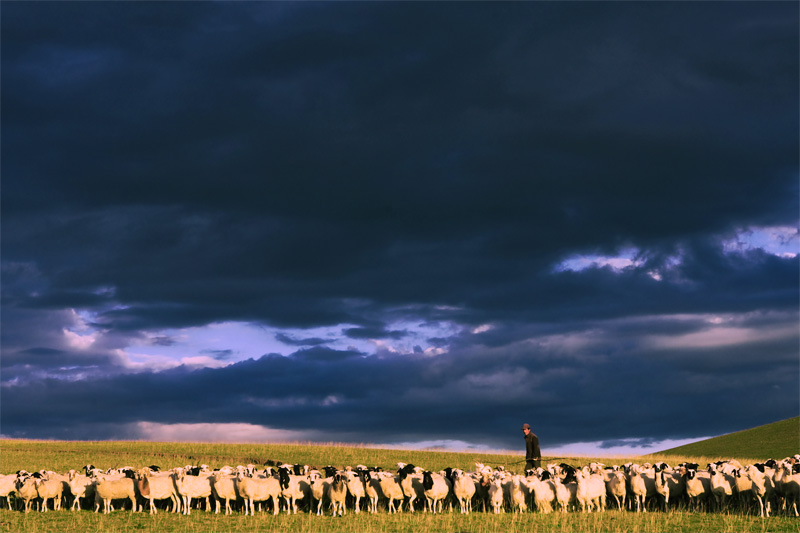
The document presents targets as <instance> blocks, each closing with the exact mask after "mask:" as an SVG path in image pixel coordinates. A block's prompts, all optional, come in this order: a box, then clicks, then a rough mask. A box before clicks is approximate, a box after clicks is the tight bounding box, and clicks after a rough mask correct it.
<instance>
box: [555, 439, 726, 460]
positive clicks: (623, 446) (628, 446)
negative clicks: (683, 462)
mask: <svg viewBox="0 0 800 533" xmlns="http://www.w3.org/2000/svg"><path fill="white" fill-rule="evenodd" d="M708 438H710V437H699V438H696V439H663V440H662V439H651V438H642V439H618V440H613V441H594V442H575V443H572V444H568V445H566V446H560V447H558V448H545V447H542V454H543V455H544V456H557V457H581V456H583V457H598V456H600V457H613V456H625V457H629V456H631V455H644V454H648V453H653V452H656V451H660V450H668V449H670V448H677V447H678V446H684V445H686V444H692V443H693V442H699V441H701V440H705V439H708Z"/></svg>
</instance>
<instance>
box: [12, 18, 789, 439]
mask: <svg viewBox="0 0 800 533" xmlns="http://www.w3.org/2000/svg"><path fill="white" fill-rule="evenodd" d="M2 11H3V12H2V15H3V16H2V21H1V24H2V69H3V77H2V108H3V119H2V152H3V159H2V170H3V178H4V179H3V188H2V268H3V270H2V288H3V292H2V372H3V373H2V389H0V390H1V391H2V404H1V405H0V409H1V411H0V413H1V414H2V418H1V419H0V422H2V428H1V430H2V433H3V434H4V435H7V436H15V437H42V438H111V437H114V438H122V437H126V436H132V437H135V436H136V435H126V434H125V433H124V431H123V430H120V429H119V428H120V424H123V425H124V424H128V423H135V422H139V421H150V422H156V423H163V424H174V423H229V422H245V423H251V424H259V425H264V426H268V427H272V428H278V429H286V430H301V431H302V430H313V431H319V432H322V434H323V435H325V437H324V438H325V439H326V440H343V441H354V442H379V443H392V442H411V441H424V440H437V439H454V440H462V441H464V442H470V443H476V444H482V445H486V446H492V447H497V448H518V447H519V446H518V440H520V437H519V435H517V433H518V427H517V426H518V425H519V424H520V423H521V422H523V421H528V422H531V423H532V424H533V425H534V426H535V427H536V430H537V433H539V435H540V437H541V438H542V440H543V443H546V446H555V445H559V444H566V443H570V442H580V441H606V442H607V443H608V445H613V444H614V443H617V442H629V443H630V442H636V443H639V444H641V445H647V443H650V442H658V441H659V440H660V439H666V438H671V439H677V438H693V437H701V436H707V435H715V434H721V433H726V432H730V431H735V430H739V429H744V428H747V427H752V426H755V425H759V424H763V423H768V422H772V421H775V420H780V419H784V418H789V417H791V416H796V415H797V414H798V412H800V408H799V406H798V397H800V391H799V390H798V377H799V375H798V368H799V366H798V328H797V323H798V322H797V319H798V257H797V255H796V253H797V240H796V239H797V236H796V235H794V237H793V238H794V241H793V242H794V249H795V251H794V253H784V254H780V253H775V252H774V251H770V250H769V249H767V248H766V247H763V246H761V247H760V246H757V245H754V244H752V243H751V244H749V245H747V246H740V247H739V248H732V247H731V245H730V243H731V242H732V241H733V240H735V239H736V238H737V237H738V238H739V239H741V238H742V235H745V234H746V233H744V232H746V231H747V230H749V229H755V228H777V227H780V228H787V227H788V228H796V227H797V225H798V115H799V109H798V79H800V76H799V75H798V46H797V45H798V29H797V24H796V21H797V19H798V6H797V4H793V3H787V2H775V3H773V2H761V3H700V4H685V3H597V2H592V3H566V4H553V3H538V2H535V3H522V4H518V3H501V4H486V3H475V4H472V3H467V4H447V3H445V4H441V3H434V4H427V3H422V4H415V3H411V4H409V3H390V4H371V3H343V4H338V3H334V4H327V3H238V4H217V3H189V4H182V3H155V4H154V3H144V4H139V3H121V4H117V3H99V2H98V3H86V2H60V3H8V4H4V5H3V9H2ZM784 236H785V232H784ZM625 251H627V252H625ZM623 253H629V254H630V257H628V261H627V262H626V263H625V264H624V265H623V266H621V267H619V266H614V265H613V264H611V263H603V262H602V261H600V262H596V263H595V264H594V265H593V266H589V267H588V268H585V269H577V268H572V269H568V268H565V267H564V263H563V261H565V260H566V259H568V258H570V257H578V256H600V257H620V256H621V254H623ZM76 317H83V318H82V319H78V318H76ZM87 317H88V318H87ZM228 322H242V323H248V324H261V325H264V326H265V327H269V328H275V329H277V330H279V332H278V333H277V334H276V335H275V338H276V340H277V341H278V342H280V343H283V344H284V345H285V346H287V347H292V348H291V350H296V351H294V353H292V354H291V355H288V356H283V355H278V354H271V353H268V352H269V350H268V349H265V350H264V352H262V353H264V355H263V356H261V357H259V358H255V359H248V360H244V361H238V362H233V363H232V364H230V365H229V366H224V367H222V368H215V367H208V368H197V367H190V366H180V367H177V368H171V369H166V370H157V369H150V370H148V369H141V368H137V369H133V368H131V366H130V365H129V364H128V363H127V362H126V359H125V350H126V348H128V347H129V346H131V343H133V342H140V341H142V339H145V338H152V339H154V340H152V341H151V344H154V345H160V346H171V345H174V344H175V343H176V342H177V341H176V340H175V339H173V338H171V337H169V336H168V335H167V334H165V333H163V332H164V331H165V330H167V329H179V328H189V327H202V326H205V325H208V324H219V323H228ZM76 324H82V327H84V328H85V330H84V331H83V333H82V332H81V331H79V330H77V329H76ZM398 324H403V326H399V325H398ZM423 325H424V326H425V327H428V328H432V329H435V328H436V327H437V325H441V326H442V327H444V326H445V325H447V326H448V327H449V328H450V329H448V331H449V332H450V333H448V334H447V335H442V336H437V337H432V338H430V339H427V342H426V343H424V344H425V345H424V346H422V345H417V346H415V348H414V349H412V350H408V351H406V352H397V351H392V350H390V349H388V348H387V346H391V345H392V342H394V341H401V340H403V339H407V338H410V336H411V334H412V332H413V331H412V330H413V329H414V328H415V327H422V326H423ZM322 327H327V328H335V329H336V331H339V332H340V334H339V336H338V339H340V340H341V339H344V340H347V339H349V340H353V341H365V340H368V339H372V340H379V341H381V342H380V343H375V346H376V347H375V349H374V350H372V351H365V350H364V349H363V348H356V347H353V348H351V349H339V348H334V347H331V344H332V340H333V339H331V338H329V337H324V338H323V337H320V336H318V335H315V334H309V335H305V334H303V333H298V330H304V329H308V328H322ZM290 330H291V331H290ZM88 332H92V335H93V337H92V339H93V342H92V343H91V344H90V345H81V338H80V335H81V334H83V335H88ZM74 335H78V336H79V337H75V336H74ZM354 346H355V345H354ZM359 346H360V345H359ZM426 348H432V349H433V348H435V350H427V351H426ZM291 350H290V351H291ZM287 353H288V352H287ZM186 355H187V356H194V355H206V356H208V357H210V358H211V359H213V360H215V361H218V362H232V361H233V360H234V359H232V358H233V356H234V355H235V352H234V351H233V350H232V349H231V347H228V346H222V347H215V348H209V349H208V350H205V351H203V352H202V353H189V354H186ZM113 428H117V430H114V429H113ZM121 431H122V432H121Z"/></svg>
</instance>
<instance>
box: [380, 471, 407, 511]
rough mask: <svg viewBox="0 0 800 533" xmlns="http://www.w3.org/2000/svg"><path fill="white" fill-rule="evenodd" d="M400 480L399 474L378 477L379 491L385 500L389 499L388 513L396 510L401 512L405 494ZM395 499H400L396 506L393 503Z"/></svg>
mask: <svg viewBox="0 0 800 533" xmlns="http://www.w3.org/2000/svg"><path fill="white" fill-rule="evenodd" d="M400 482H401V480H400V477H399V476H386V477H381V479H380V482H379V485H380V489H381V493H382V494H383V496H384V497H385V498H386V499H387V500H389V504H388V509H389V513H395V512H397V511H400V512H402V510H403V501H404V500H405V494H404V493H403V487H402V486H401V485H400ZM395 500H399V501H400V504H399V505H398V506H397V507H396V508H395V505H394V502H395Z"/></svg>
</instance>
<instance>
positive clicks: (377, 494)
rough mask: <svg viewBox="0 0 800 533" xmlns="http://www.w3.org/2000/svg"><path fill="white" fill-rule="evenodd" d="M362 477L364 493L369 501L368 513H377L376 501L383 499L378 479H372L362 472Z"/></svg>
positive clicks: (368, 474)
mask: <svg viewBox="0 0 800 533" xmlns="http://www.w3.org/2000/svg"><path fill="white" fill-rule="evenodd" d="M362 474H363V475H364V493H365V494H366V497H367V499H368V500H369V512H370V513H377V512H378V500H380V499H381V498H383V491H382V490H381V482H380V478H379V477H373V475H372V474H371V473H370V472H368V471H365V470H364V471H362Z"/></svg>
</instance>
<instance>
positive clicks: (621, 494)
mask: <svg viewBox="0 0 800 533" xmlns="http://www.w3.org/2000/svg"><path fill="white" fill-rule="evenodd" d="M627 483H628V480H627V479H626V478H625V473H624V472H621V471H619V470H615V471H613V472H609V473H608V475H607V478H606V492H607V493H608V494H609V495H610V496H611V497H612V498H613V499H614V502H615V503H616V504H617V509H618V510H619V511H621V510H622V505H623V504H624V503H625V498H626V497H627V495H628V489H627Z"/></svg>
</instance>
